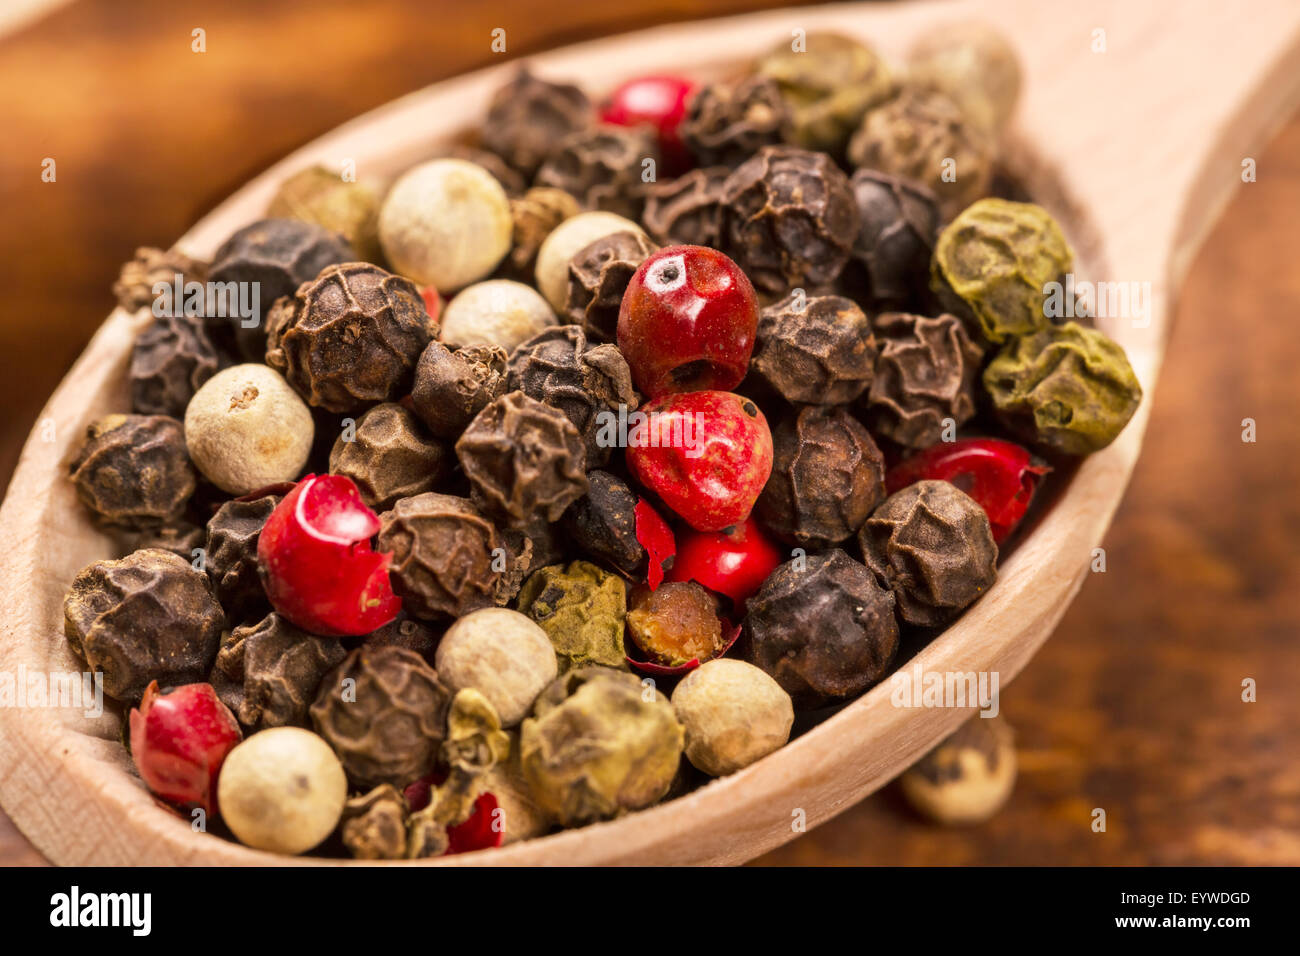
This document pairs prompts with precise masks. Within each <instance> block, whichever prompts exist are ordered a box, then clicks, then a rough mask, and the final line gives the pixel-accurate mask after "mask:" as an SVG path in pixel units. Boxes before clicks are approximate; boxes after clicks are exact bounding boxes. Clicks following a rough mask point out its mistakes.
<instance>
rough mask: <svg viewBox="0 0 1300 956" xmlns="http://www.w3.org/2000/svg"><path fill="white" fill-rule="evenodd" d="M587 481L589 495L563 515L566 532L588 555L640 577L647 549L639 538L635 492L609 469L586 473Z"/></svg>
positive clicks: (643, 568)
mask: <svg viewBox="0 0 1300 956" xmlns="http://www.w3.org/2000/svg"><path fill="white" fill-rule="evenodd" d="M587 482H588V484H589V487H588V489H587V493H586V495H584V496H583V497H581V498H579V499H578V500H577V501H575V502H574V503H573V504H571V505H570V506H569V510H568V511H566V512H564V517H563V518H561V525H562V527H563V528H564V532H565V534H566V535H567V536H568V538H569V540H570V541H572V542H573V544H575V545H576V546H577V548H578V550H579V551H580V552H582V554H583V555H584V556H585V557H588V558H594V559H595V560H597V561H603V562H605V563H606V564H609V565H611V566H613V567H615V568H617V569H618V570H620V571H622V572H623V573H624V574H626V575H628V576H630V577H637V576H639V575H640V574H641V573H642V572H644V570H645V566H646V550H645V547H644V546H642V544H641V542H640V541H638V540H637V537H636V514H635V508H636V502H637V496H636V494H635V493H634V492H633V491H632V489H631V488H629V487H628V485H627V483H626V482H624V481H623V480H621V479H620V478H618V477H616V476H614V475H611V474H610V473H609V472H607V471H599V470H593V471H589V472H587Z"/></svg>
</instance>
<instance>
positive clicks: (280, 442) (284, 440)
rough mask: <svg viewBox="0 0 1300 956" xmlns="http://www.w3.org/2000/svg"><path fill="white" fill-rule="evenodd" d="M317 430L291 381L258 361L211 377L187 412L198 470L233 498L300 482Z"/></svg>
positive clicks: (189, 440)
mask: <svg viewBox="0 0 1300 956" xmlns="http://www.w3.org/2000/svg"><path fill="white" fill-rule="evenodd" d="M315 431H316V426H315V423H314V421H313V419H312V415H311V411H310V410H309V409H308V408H307V406H306V405H305V404H303V401H302V399H301V398H299V397H298V395H297V393H296V392H295V391H294V390H293V389H292V388H290V387H289V383H288V382H286V381H285V380H284V379H283V378H282V377H281V376H280V375H279V374H278V373H277V372H276V371H275V370H274V369H270V368H267V367H266V366H265V365H262V364H259V363H255V362H249V363H247V364H245V365H235V366H232V367H231V368H228V369H226V370H225V371H222V372H218V373H217V374H216V375H214V376H212V378H210V379H208V380H207V382H205V383H204V385H203V387H202V388H200V389H199V390H198V391H197V392H196V393H195V395H194V398H193V399H192V400H191V401H190V403H189V405H188V406H186V409H185V444H186V447H187V448H188V450H189V454H190V458H191V459H192V460H193V462H194V467H196V468H198V470H199V471H201V472H202V473H203V475H204V477H205V478H207V479H208V480H209V481H211V482H212V483H213V484H214V485H216V486H217V487H218V488H220V489H221V490H222V491H224V492H226V493H228V494H232V495H246V494H250V493H252V492H254V491H258V490H260V489H262V488H265V487H267V486H268V485H273V484H277V483H279V482H282V481H294V480H295V479H297V478H298V476H299V475H301V474H302V470H303V468H304V467H306V465H307V459H308V457H309V456H310V455H311V448H312V442H313V440H314V438H315Z"/></svg>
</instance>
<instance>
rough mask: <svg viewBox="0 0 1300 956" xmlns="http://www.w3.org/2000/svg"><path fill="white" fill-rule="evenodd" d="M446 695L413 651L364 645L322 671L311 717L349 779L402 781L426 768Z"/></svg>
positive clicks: (439, 733)
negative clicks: (336, 755)
mask: <svg viewBox="0 0 1300 956" xmlns="http://www.w3.org/2000/svg"><path fill="white" fill-rule="evenodd" d="M345 682H346V683H345ZM450 703H451V694H450V693H449V692H448V690H447V688H446V687H444V686H443V685H442V683H441V682H440V681H439V680H438V675H437V673H435V672H434V670H433V668H432V667H430V666H429V665H428V664H427V663H425V661H424V659H423V658H422V657H420V655H418V654H414V653H412V652H411V651H406V650H403V649H402V648H400V647H367V646H365V645H363V646H361V647H358V648H357V649H356V650H354V651H352V652H351V653H350V654H348V656H347V658H345V659H344V661H343V663H341V664H340V665H339V666H338V667H336V668H335V669H334V670H333V671H331V672H330V673H329V674H328V675H327V676H326V678H325V680H324V682H323V683H322V684H321V686H320V691H319V692H318V693H317V695H316V700H315V701H314V702H313V703H312V705H311V719H312V724H314V725H315V727H316V732H317V733H319V734H320V735H321V736H322V737H323V738H325V741H326V742H327V743H328V744H329V745H330V746H331V747H332V748H334V752H335V753H336V754H338V757H339V760H340V761H341V762H342V764H343V769H344V771H346V772H347V775H348V780H350V781H351V782H352V783H353V785H355V786H357V787H362V788H368V787H373V786H376V785H378V784H381V783H391V784H393V786H395V787H404V786H406V785H407V784H408V783H410V782H412V781H413V780H417V779H419V778H420V777H422V776H424V774H426V773H428V772H429V770H430V769H432V767H433V765H434V760H435V759H436V758H437V756H438V748H439V746H440V745H441V744H442V740H443V736H444V734H445V732H446V721H447V709H448V707H449V706H450Z"/></svg>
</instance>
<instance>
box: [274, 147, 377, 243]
mask: <svg viewBox="0 0 1300 956" xmlns="http://www.w3.org/2000/svg"><path fill="white" fill-rule="evenodd" d="M266 214H267V215H268V216H275V217H277V218H281V219H298V220H300V221H302V222H310V223H315V224H316V225H318V226H323V227H324V228H326V229H328V230H329V231H330V232H337V233H339V234H340V235H342V236H343V238H344V239H346V240H347V241H348V243H349V244H350V245H351V246H352V248H353V249H355V250H356V253H357V258H359V259H361V260H362V261H363V262H382V261H383V259H382V258H381V256H382V255H383V253H381V252H380V250H379V197H378V196H376V195H375V191H374V190H373V189H371V188H370V187H369V186H367V185H365V184H364V183H359V182H357V181H356V180H355V179H344V178H343V176H342V174H340V173H338V172H335V171H334V170H332V169H327V168H326V167H324V166H309V167H307V168H306V169H303V170H300V171H299V172H297V173H295V174H294V175H292V176H290V177H289V178H288V179H286V180H285V181H284V182H282V183H280V188H279V189H277V190H276V192H275V195H274V196H273V197H271V204H270V205H269V206H268V207H267V209H266Z"/></svg>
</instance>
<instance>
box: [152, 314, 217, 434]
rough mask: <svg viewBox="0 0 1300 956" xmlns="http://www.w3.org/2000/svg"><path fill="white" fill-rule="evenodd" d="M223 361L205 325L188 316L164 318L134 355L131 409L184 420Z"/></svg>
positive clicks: (156, 320)
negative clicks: (197, 395) (188, 409)
mask: <svg viewBox="0 0 1300 956" xmlns="http://www.w3.org/2000/svg"><path fill="white" fill-rule="evenodd" d="M219 362H220V360H219V358H218V356H217V349H216V346H214V345H213V344H212V340H211V339H209V338H208V333H207V332H206V331H205V330H204V327H203V323H202V322H201V321H200V320H199V319H195V318H192V317H190V316H187V315H182V316H172V315H160V316H158V317H157V318H155V319H154V320H153V322H151V323H150V324H149V325H148V326H147V327H146V328H145V330H144V331H143V332H141V333H140V336H139V338H137V339H136V340H135V347H134V348H133V349H132V351H131V408H132V410H134V411H135V412H137V413H138V414H141V415H170V416H171V417H173V418H181V417H182V416H184V414H185V406H186V405H188V404H189V401H190V399H191V398H193V397H194V393H195V392H196V391H198V389H199V386H200V385H202V384H203V383H204V382H206V381H207V380H208V379H209V378H211V377H212V376H213V375H214V374H216V371H217V365H218V364H219Z"/></svg>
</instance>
